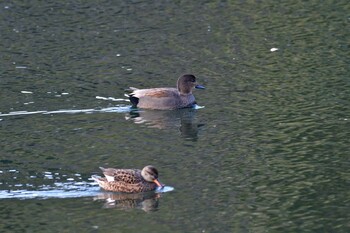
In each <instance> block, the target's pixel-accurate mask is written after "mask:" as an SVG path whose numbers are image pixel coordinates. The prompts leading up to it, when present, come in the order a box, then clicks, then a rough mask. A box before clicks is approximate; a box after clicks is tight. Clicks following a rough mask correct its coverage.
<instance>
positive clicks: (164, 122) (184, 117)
mask: <svg viewBox="0 0 350 233" xmlns="http://www.w3.org/2000/svg"><path fill="white" fill-rule="evenodd" d="M196 112H197V110H196V109H193V108H185V109H178V110H172V111H160V110H147V111H140V110H134V111H131V112H129V113H128V114H127V115H126V116H125V119H126V120H133V121H134V122H135V124H144V125H146V126H147V127H149V128H156V129H178V130H179V131H180V133H181V136H182V137H184V138H186V139H191V140H193V141H196V140H197V139H198V130H199V128H200V127H202V126H204V124H200V123H198V122H196V118H195V116H196Z"/></svg>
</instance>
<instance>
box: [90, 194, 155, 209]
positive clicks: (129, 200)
mask: <svg viewBox="0 0 350 233" xmlns="http://www.w3.org/2000/svg"><path fill="white" fill-rule="evenodd" d="M160 197H161V194H160V193H155V192H146V193H113V192H101V193H99V194H98V195H97V196H95V197H94V200H106V202H105V204H104V205H103V208H117V209H121V210H130V209H135V208H136V209H142V210H143V211H145V212H150V211H156V210H157V209H158V202H159V198H160Z"/></svg>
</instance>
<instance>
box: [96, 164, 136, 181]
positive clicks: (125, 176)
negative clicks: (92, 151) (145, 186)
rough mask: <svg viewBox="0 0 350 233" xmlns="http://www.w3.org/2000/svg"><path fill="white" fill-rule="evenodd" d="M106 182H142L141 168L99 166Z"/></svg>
mask: <svg viewBox="0 0 350 233" xmlns="http://www.w3.org/2000/svg"><path fill="white" fill-rule="evenodd" d="M100 169H101V170H102V172H103V174H104V175H105V177H106V179H107V181H108V182H124V183H128V184H137V183H140V182H142V176H141V170H138V169H115V168H103V167H100Z"/></svg>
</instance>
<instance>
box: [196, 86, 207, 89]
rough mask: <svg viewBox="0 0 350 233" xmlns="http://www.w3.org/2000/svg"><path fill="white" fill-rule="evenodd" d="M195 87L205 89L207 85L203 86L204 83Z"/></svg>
mask: <svg viewBox="0 0 350 233" xmlns="http://www.w3.org/2000/svg"><path fill="white" fill-rule="evenodd" d="M194 88H196V89H205V87H204V86H202V85H196V86H194Z"/></svg>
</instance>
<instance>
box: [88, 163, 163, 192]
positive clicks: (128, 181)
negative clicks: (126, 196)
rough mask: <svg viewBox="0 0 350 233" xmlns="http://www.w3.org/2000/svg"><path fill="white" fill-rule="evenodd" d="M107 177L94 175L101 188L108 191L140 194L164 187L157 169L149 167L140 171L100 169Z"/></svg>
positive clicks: (93, 177)
mask: <svg viewBox="0 0 350 233" xmlns="http://www.w3.org/2000/svg"><path fill="white" fill-rule="evenodd" d="M100 169H101V170H102V172H103V174H104V175H105V177H100V176H97V175H93V176H92V179H94V180H95V181H96V182H97V183H98V184H99V186H100V187H101V188H103V189H105V190H106V191H112V192H123V193H139V192H147V191H151V190H155V189H156V188H157V186H159V187H163V186H164V185H162V184H161V183H160V182H159V180H158V171H157V169H156V168H155V167H153V166H151V165H148V166H146V167H144V168H143V169H142V171H141V170H139V169H115V168H103V167H100Z"/></svg>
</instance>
